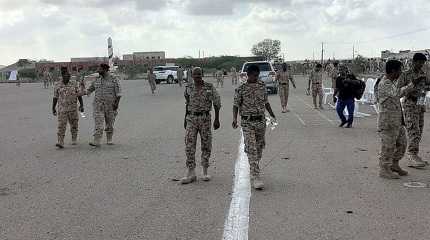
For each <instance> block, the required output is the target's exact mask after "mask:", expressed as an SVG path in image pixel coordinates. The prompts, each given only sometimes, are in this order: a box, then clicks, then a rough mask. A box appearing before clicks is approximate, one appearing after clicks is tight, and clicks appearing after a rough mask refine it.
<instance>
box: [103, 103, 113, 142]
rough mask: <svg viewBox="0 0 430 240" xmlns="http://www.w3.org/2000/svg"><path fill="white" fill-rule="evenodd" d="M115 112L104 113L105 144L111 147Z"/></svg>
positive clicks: (109, 110)
mask: <svg viewBox="0 0 430 240" xmlns="http://www.w3.org/2000/svg"><path fill="white" fill-rule="evenodd" d="M114 122H115V112H114V110H113V109H108V110H106V111H105V125H106V129H105V131H106V142H107V144H108V145H112V137H113V131H114Z"/></svg>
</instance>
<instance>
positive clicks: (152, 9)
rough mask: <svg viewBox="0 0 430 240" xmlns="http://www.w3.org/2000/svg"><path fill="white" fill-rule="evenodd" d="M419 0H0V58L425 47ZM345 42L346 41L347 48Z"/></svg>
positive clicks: (423, 3)
mask: <svg viewBox="0 0 430 240" xmlns="http://www.w3.org/2000/svg"><path fill="white" fill-rule="evenodd" d="M429 16H430V1H429V0H408V1H405V0H0V65H7V64H11V63H14V62H16V61H17V60H18V59H21V58H29V59H34V60H40V59H47V60H54V61H69V60H70V58H71V57H92V56H106V55H107V38H108V37H109V36H111V37H112V39H113V45H114V54H115V55H117V56H122V55H123V54H128V53H132V52H138V51H165V52H166V55H167V56H166V57H168V58H176V57H186V56H191V57H198V54H199V50H200V51H201V55H202V56H203V51H204V52H205V56H220V55H239V56H250V55H251V51H250V50H251V48H252V46H253V45H254V44H256V43H257V42H259V41H261V40H263V39H266V38H270V39H277V40H280V41H281V43H282V54H283V55H285V57H286V59H287V60H297V59H313V58H315V59H320V57H321V43H322V42H324V43H325V44H324V45H325V53H324V56H325V58H333V57H335V58H337V59H340V58H351V57H352V54H353V49H355V54H360V55H363V56H367V57H373V56H380V51H381V50H385V49H388V50H392V51H399V50H404V49H412V50H414V49H415V50H420V49H426V48H430V41H429V39H430V21H429ZM353 46H354V48H353Z"/></svg>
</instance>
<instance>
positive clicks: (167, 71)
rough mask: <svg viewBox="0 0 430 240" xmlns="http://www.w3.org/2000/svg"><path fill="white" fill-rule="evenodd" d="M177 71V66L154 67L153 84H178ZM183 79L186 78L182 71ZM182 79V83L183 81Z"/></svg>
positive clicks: (185, 73)
mask: <svg viewBox="0 0 430 240" xmlns="http://www.w3.org/2000/svg"><path fill="white" fill-rule="evenodd" d="M178 69H179V66H156V67H154V74H155V82H156V83H157V84H159V83H161V82H166V83H168V84H171V83H174V82H175V83H177V82H178V74H177V72H178ZM182 76H183V78H184V79H186V78H187V72H186V71H184V74H182ZM184 79H182V81H183V80H184Z"/></svg>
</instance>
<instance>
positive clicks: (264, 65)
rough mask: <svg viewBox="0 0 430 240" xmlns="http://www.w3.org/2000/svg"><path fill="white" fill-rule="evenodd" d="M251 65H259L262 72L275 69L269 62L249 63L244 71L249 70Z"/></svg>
mask: <svg viewBox="0 0 430 240" xmlns="http://www.w3.org/2000/svg"><path fill="white" fill-rule="evenodd" d="M251 65H257V66H258V67H259V68H260V72H270V71H273V70H272V68H271V67H270V64H269V63H264V62H262V63H247V64H246V65H245V67H244V68H243V71H244V72H246V70H248V67H249V66H251Z"/></svg>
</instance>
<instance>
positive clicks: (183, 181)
mask: <svg viewBox="0 0 430 240" xmlns="http://www.w3.org/2000/svg"><path fill="white" fill-rule="evenodd" d="M196 180H197V176H196V171H195V170H194V168H193V169H191V168H190V169H188V174H187V176H186V177H184V178H182V179H181V184H189V183H192V182H195V181H196Z"/></svg>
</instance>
